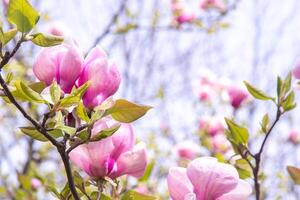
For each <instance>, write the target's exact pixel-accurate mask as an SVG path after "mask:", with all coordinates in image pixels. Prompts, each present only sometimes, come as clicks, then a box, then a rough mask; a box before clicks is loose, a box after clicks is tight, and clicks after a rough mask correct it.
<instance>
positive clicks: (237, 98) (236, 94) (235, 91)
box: [227, 85, 249, 109]
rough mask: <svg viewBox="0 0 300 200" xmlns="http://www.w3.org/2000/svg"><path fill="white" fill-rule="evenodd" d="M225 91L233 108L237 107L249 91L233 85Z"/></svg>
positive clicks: (244, 99) (247, 95) (247, 96)
mask: <svg viewBox="0 0 300 200" xmlns="http://www.w3.org/2000/svg"><path fill="white" fill-rule="evenodd" d="M227 93H228V97H229V101H230V104H231V105H232V107H233V108H234V109H238V108H239V107H240V106H241V105H242V104H243V103H245V101H246V100H247V99H248V98H249V93H248V92H247V91H246V90H245V89H243V88H241V87H238V86H234V85H231V86H229V87H228V88H227Z"/></svg>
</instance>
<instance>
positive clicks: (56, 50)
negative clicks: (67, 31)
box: [33, 44, 83, 93]
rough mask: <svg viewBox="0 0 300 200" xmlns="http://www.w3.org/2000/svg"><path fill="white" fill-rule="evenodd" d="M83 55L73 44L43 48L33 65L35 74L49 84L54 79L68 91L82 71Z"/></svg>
mask: <svg viewBox="0 0 300 200" xmlns="http://www.w3.org/2000/svg"><path fill="white" fill-rule="evenodd" d="M82 63H83V55H82V53H81V52H80V51H79V49H78V48H77V46H75V45H74V44H72V45H69V44H64V45H59V46H55V47H49V48H44V49H43V50H42V51H41V52H40V53H39V55H38V57H37V58H36V60H35V63H34V65H33V72H34V74H35V76H36V77H37V78H38V79H39V80H40V81H43V82H45V83H46V85H51V83H52V82H53V81H54V80H55V81H56V82H57V83H58V84H59V85H60V86H61V88H62V90H63V91H64V92H65V93H70V91H71V89H72V87H73V86H74V84H75V81H76V80H77V78H78V77H79V75H80V73H81V71H82Z"/></svg>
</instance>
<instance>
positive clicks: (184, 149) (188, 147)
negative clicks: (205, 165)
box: [175, 141, 199, 160]
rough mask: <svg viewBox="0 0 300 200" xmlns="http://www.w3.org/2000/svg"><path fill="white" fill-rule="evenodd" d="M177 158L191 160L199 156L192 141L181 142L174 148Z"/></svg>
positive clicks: (197, 147) (196, 147) (196, 146)
mask: <svg viewBox="0 0 300 200" xmlns="http://www.w3.org/2000/svg"><path fill="white" fill-rule="evenodd" d="M175 150H176V153H177V156H178V157H179V158H183V159H187V160H192V159H194V158H196V157H197V156H198V154H199V146H198V145H197V144H196V143H194V142H192V141H183V142H181V143H179V144H177V145H176V146H175Z"/></svg>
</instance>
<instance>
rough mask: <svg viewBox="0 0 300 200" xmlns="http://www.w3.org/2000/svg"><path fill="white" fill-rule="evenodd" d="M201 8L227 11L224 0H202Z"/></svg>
mask: <svg viewBox="0 0 300 200" xmlns="http://www.w3.org/2000/svg"><path fill="white" fill-rule="evenodd" d="M200 8H201V9H204V10H207V9H209V8H216V9H218V10H220V11H222V12H224V11H225V9H226V6H225V3H224V1H223V0H201V1H200Z"/></svg>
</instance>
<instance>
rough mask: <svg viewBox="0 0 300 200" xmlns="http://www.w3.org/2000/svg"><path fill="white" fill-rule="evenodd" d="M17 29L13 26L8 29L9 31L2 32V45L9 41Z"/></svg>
mask: <svg viewBox="0 0 300 200" xmlns="http://www.w3.org/2000/svg"><path fill="white" fill-rule="evenodd" d="M17 32H18V31H17V29H15V28H13V29H10V30H9V31H6V32H3V42H2V45H3V46H4V45H6V44H7V43H8V42H9V41H11V40H12V39H13V38H14V37H15V35H16V34H17Z"/></svg>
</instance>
